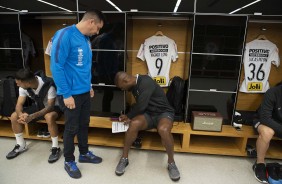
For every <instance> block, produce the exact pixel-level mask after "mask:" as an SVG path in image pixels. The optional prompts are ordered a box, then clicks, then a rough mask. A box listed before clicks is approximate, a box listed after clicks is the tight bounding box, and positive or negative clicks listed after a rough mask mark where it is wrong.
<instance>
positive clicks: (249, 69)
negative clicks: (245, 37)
mask: <svg viewBox="0 0 282 184" xmlns="http://www.w3.org/2000/svg"><path fill="white" fill-rule="evenodd" d="M271 63H273V64H274V65H276V66H277V67H278V66H279V64H280V59H279V55H278V48H277V47H276V45H275V44H273V43H272V42H270V41H268V40H253V41H251V42H249V43H247V44H246V48H245V54H244V71H245V79H244V81H243V83H242V85H241V87H240V91H241V92H245V93H265V92H266V91H267V90H268V89H269V83H268V77H269V73H270V68H271Z"/></svg>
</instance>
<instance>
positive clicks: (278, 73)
mask: <svg viewBox="0 0 282 184" xmlns="http://www.w3.org/2000/svg"><path fill="white" fill-rule="evenodd" d="M262 28H265V29H266V30H265V31H262ZM281 32H282V23H281V22H280V23H263V22H258V23H255V22H250V23H249V24H248V31H247V38H246V43H248V42H250V41H252V40H254V39H256V38H257V37H258V36H259V35H260V34H263V35H265V36H266V38H267V39H268V40H269V41H271V42H273V43H274V44H276V46H277V48H278V49H279V50H280V52H279V57H280V62H281V60H282V36H281ZM244 78H245V73H244V67H243V65H242V70H241V77H240V86H241V83H242V82H243V79H244ZM268 81H269V85H270V87H273V86H275V85H276V84H277V83H278V82H280V81H282V66H281V63H280V66H279V67H278V68H277V67H276V66H275V65H273V64H272V66H271V71H270V74H269V78H268ZM262 99H263V94H255V93H242V92H238V97H237V104H236V109H237V110H243V111H255V110H256V109H257V108H258V107H259V105H260V104H261V101H262Z"/></svg>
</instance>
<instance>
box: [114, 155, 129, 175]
mask: <svg viewBox="0 0 282 184" xmlns="http://www.w3.org/2000/svg"><path fill="white" fill-rule="evenodd" d="M128 164H129V162H128V158H121V159H120V160H119V162H118V165H117V167H116V171H115V172H116V175H118V176H121V175H123V174H124V172H125V168H126V166H128Z"/></svg>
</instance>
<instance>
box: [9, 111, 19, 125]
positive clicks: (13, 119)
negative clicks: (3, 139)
mask: <svg viewBox="0 0 282 184" xmlns="http://www.w3.org/2000/svg"><path fill="white" fill-rule="evenodd" d="M17 120H18V114H17V113H16V112H13V113H12V115H11V122H12V123H13V122H17Z"/></svg>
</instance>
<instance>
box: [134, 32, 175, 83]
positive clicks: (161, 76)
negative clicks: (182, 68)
mask: <svg viewBox="0 0 282 184" xmlns="http://www.w3.org/2000/svg"><path fill="white" fill-rule="evenodd" d="M137 57H138V58H140V59H141V60H142V61H145V59H146V62H147V66H148V70H149V75H150V76H151V77H152V78H153V79H154V80H155V81H156V82H157V83H158V84H159V85H160V86H168V83H169V70H170V65H171V61H173V62H174V61H176V59H177V58H178V55H177V46H176V44H175V42H174V41H173V40H172V39H170V38H168V37H166V36H151V37H149V38H147V39H146V40H145V42H144V44H142V45H141V46H140V49H139V51H138V54H137Z"/></svg>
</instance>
